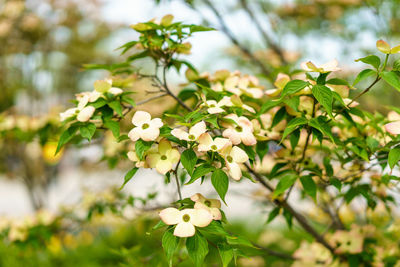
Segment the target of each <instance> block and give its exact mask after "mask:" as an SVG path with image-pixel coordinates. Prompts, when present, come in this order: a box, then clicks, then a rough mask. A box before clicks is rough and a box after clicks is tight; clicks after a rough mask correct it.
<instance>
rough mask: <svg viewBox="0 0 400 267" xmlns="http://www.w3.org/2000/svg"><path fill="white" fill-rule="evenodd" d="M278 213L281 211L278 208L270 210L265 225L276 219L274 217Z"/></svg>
mask: <svg viewBox="0 0 400 267" xmlns="http://www.w3.org/2000/svg"><path fill="white" fill-rule="evenodd" d="M280 211H281V208H280V207H276V208H274V209H273V210H271V212H270V213H269V215H268V219H267V223H270V222H272V221H273V220H274V219H275V218H276V216H278V215H279V212H280Z"/></svg>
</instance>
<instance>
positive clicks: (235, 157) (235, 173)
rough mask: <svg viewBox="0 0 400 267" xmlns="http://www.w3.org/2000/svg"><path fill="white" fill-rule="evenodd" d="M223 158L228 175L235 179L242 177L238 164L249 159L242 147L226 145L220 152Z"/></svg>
mask: <svg viewBox="0 0 400 267" xmlns="http://www.w3.org/2000/svg"><path fill="white" fill-rule="evenodd" d="M222 154H223V155H224V158H225V162H226V167H227V168H228V172H229V175H230V176H231V177H232V178H233V179H235V180H240V178H241V177H242V170H241V169H240V164H241V163H245V162H246V161H248V160H249V157H248V156H247V154H246V152H244V150H243V149H241V148H239V147H237V146H234V147H231V146H230V147H227V148H226V149H224V151H223V152H222Z"/></svg>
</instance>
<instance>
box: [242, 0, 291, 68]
mask: <svg viewBox="0 0 400 267" xmlns="http://www.w3.org/2000/svg"><path fill="white" fill-rule="evenodd" d="M240 3H241V5H242V7H243V9H244V10H245V11H246V13H247V15H248V16H249V17H250V18H251V19H252V20H253V22H254V25H255V26H256V27H257V29H258V31H259V32H260V33H261V35H262V37H263V38H264V41H265V42H266V43H267V45H268V46H269V47H271V49H272V50H273V51H274V52H275V53H276V54H277V55H278V56H279V58H280V60H281V62H282V63H283V64H284V65H286V64H287V61H286V59H285V56H284V55H283V51H282V49H281V48H280V47H279V46H278V45H277V44H276V43H275V42H274V41H273V40H272V39H271V37H270V36H269V35H268V33H267V32H266V31H265V30H264V29H263V27H262V26H261V22H260V21H259V20H258V19H257V16H256V15H255V14H254V13H253V11H252V10H251V9H250V7H249V6H248V4H247V1H246V0H240Z"/></svg>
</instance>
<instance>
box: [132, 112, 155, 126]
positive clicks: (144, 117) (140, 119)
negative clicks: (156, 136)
mask: <svg viewBox="0 0 400 267" xmlns="http://www.w3.org/2000/svg"><path fill="white" fill-rule="evenodd" d="M150 120H151V115H150V113H148V112H146V111H141V110H138V111H136V113H135V115H133V117H132V123H133V125H135V126H142V124H143V123H146V122H147V123H149V122H150Z"/></svg>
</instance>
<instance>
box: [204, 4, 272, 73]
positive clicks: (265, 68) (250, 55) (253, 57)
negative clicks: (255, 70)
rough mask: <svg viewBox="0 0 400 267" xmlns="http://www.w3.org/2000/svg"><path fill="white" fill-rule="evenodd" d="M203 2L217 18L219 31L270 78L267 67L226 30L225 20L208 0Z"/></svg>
mask: <svg viewBox="0 0 400 267" xmlns="http://www.w3.org/2000/svg"><path fill="white" fill-rule="evenodd" d="M204 2H205V3H206V5H207V6H208V7H209V8H210V9H211V10H212V12H213V13H214V15H215V16H216V17H217V19H218V22H219V24H220V26H221V30H222V31H223V32H224V33H225V35H226V36H227V37H228V38H229V39H230V41H231V42H232V43H233V44H234V45H236V46H237V47H238V48H239V49H240V50H241V51H242V53H243V54H245V55H246V56H247V57H249V58H250V60H252V61H253V62H254V63H255V64H256V65H257V66H258V67H260V69H261V70H262V72H263V73H264V74H265V75H266V76H271V71H270V70H269V69H267V67H266V66H265V65H264V64H263V63H262V62H261V61H260V60H259V59H258V58H256V57H255V56H254V55H253V53H252V52H251V51H250V50H249V49H247V48H246V47H244V46H243V45H241V44H240V42H239V41H238V39H236V37H235V36H234V35H233V33H232V32H231V30H230V29H229V28H228V26H227V24H226V23H225V20H224V19H223V17H222V15H221V14H220V13H219V11H218V10H217V9H216V8H215V6H214V5H213V4H212V3H211V2H210V1H209V0H204Z"/></svg>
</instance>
